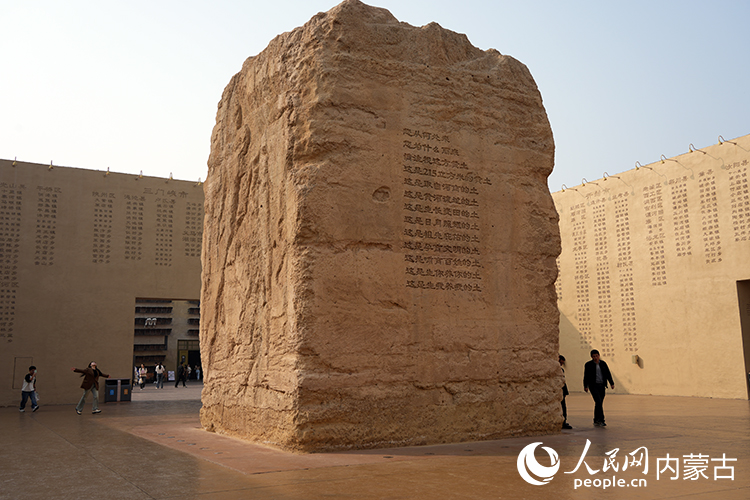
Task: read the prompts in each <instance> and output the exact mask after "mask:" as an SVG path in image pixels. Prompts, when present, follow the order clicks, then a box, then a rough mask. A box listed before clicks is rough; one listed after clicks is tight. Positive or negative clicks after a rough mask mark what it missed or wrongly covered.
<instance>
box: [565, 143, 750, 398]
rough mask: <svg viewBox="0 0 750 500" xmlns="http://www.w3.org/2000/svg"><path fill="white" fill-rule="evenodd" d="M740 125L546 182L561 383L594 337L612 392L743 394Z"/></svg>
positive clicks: (749, 159)
mask: <svg viewBox="0 0 750 500" xmlns="http://www.w3.org/2000/svg"><path fill="white" fill-rule="evenodd" d="M748 170H750V135H748V136H743V137H740V138H738V139H733V140H731V141H726V140H723V139H722V138H720V142H719V143H718V144H716V145H713V146H710V147H707V148H705V149H695V148H693V147H692V145H691V147H690V152H688V153H686V154H683V155H680V156H677V157H674V158H664V157H662V159H661V160H660V161H658V162H655V163H652V164H650V165H646V166H640V165H637V166H636V168H635V169H633V170H629V171H627V172H623V173H620V174H617V175H611V176H609V175H605V176H604V178H602V179H600V180H596V181H594V182H586V183H584V184H582V185H580V186H574V187H572V188H568V189H563V190H562V191H559V192H556V193H553V198H554V200H555V205H556V207H557V210H558V213H559V215H560V232H561V235H562V253H561V255H560V257H559V259H558V267H559V271H560V272H559V277H558V280H557V283H556V288H557V294H558V307H559V310H560V352H561V354H563V355H564V356H565V357H566V358H567V370H566V376H567V383H568V386H569V387H570V388H571V389H572V390H582V386H583V384H582V378H583V364H584V362H586V361H588V360H589V359H590V356H589V352H590V350H591V349H598V350H599V351H600V353H601V356H602V359H604V360H606V361H607V363H608V364H609V366H610V368H611V370H612V373H613V375H614V378H615V383H616V387H617V390H618V392H627V393H634V394H654V395H677V396H703V397H720V398H748V373H750V192H749V184H748Z"/></svg>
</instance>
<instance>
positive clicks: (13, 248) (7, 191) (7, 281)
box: [0, 182, 26, 342]
mask: <svg viewBox="0 0 750 500" xmlns="http://www.w3.org/2000/svg"><path fill="white" fill-rule="evenodd" d="M25 190H26V186H24V185H23V184H13V183H5V182H3V183H0V341H3V340H4V341H6V342H13V336H14V334H15V333H14V326H15V321H16V291H17V290H18V258H19V254H20V246H21V243H20V242H21V207H22V206H23V193H24V191H25Z"/></svg>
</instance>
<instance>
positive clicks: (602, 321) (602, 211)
mask: <svg viewBox="0 0 750 500" xmlns="http://www.w3.org/2000/svg"><path fill="white" fill-rule="evenodd" d="M606 200H607V199H606V197H604V196H602V197H601V198H597V199H594V200H593V201H592V202H591V205H592V211H593V217H594V256H595V257H596V295H597V300H598V302H599V314H598V316H599V334H600V341H601V342H600V347H601V354H602V356H606V357H608V358H612V357H614V354H615V353H614V344H615V339H614V333H613V329H612V295H611V290H610V283H609V281H610V275H609V247H608V244H607V229H608V228H607V215H606V208H605V202H606Z"/></svg>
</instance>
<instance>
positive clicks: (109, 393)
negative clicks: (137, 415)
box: [104, 378, 131, 403]
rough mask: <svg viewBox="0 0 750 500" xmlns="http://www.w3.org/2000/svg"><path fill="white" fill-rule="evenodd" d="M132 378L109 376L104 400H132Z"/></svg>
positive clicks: (106, 381) (108, 401) (105, 386)
mask: <svg viewBox="0 0 750 500" xmlns="http://www.w3.org/2000/svg"><path fill="white" fill-rule="evenodd" d="M130 392H131V390H130V379H128V378H108V379H106V380H105V381H104V402H105V403H112V402H116V401H130Z"/></svg>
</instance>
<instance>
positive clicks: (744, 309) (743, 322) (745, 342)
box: [737, 280, 750, 399]
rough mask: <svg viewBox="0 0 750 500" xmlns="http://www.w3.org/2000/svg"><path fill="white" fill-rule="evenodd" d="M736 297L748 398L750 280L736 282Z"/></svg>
mask: <svg viewBox="0 0 750 500" xmlns="http://www.w3.org/2000/svg"><path fill="white" fill-rule="evenodd" d="M737 298H738V300H739V306H740V329H741V330H742V350H743V352H744V354H745V385H746V387H747V397H748V399H750V280H742V281H738V282H737Z"/></svg>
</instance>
